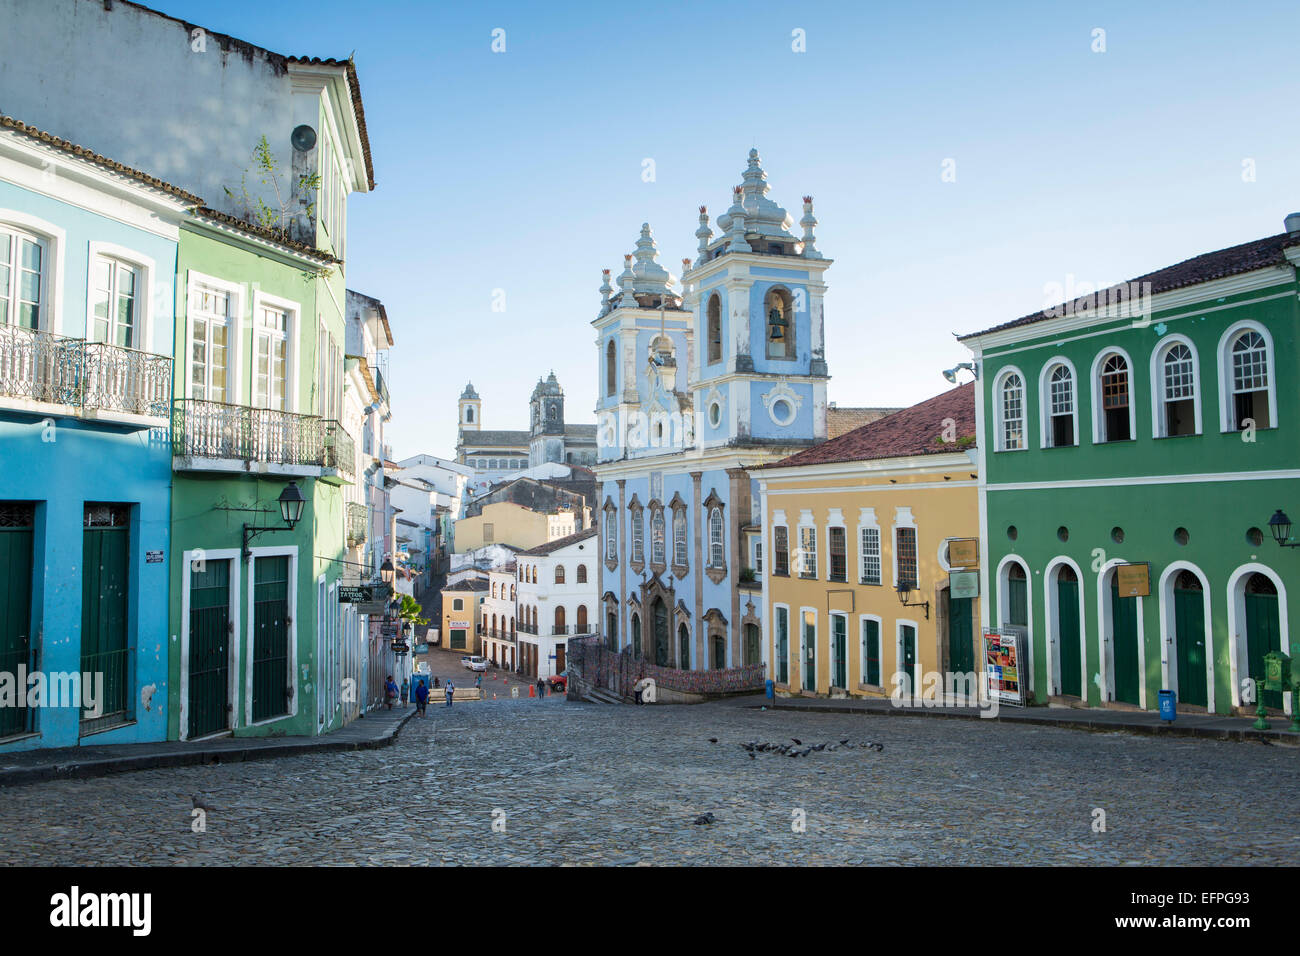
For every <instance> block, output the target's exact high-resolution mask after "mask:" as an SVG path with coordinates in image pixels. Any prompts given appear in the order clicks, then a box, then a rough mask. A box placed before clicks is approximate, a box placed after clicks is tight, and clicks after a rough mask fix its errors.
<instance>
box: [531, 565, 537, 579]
mask: <svg viewBox="0 0 1300 956" xmlns="http://www.w3.org/2000/svg"><path fill="white" fill-rule="evenodd" d="M532 571H533V574H532V578H533V580H532V583H533V584H536V583H537V565H535V564H534V565H533V569H532Z"/></svg>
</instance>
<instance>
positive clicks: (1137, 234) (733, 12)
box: [156, 0, 1300, 457]
mask: <svg viewBox="0 0 1300 956" xmlns="http://www.w3.org/2000/svg"><path fill="white" fill-rule="evenodd" d="M156 5H157V6H159V8H160V9H163V10H164V11H165V12H167V13H169V14H171V15H173V16H177V17H181V18H184V19H186V20H189V21H191V22H194V23H198V24H201V25H203V26H205V27H208V28H209V29H212V30H216V31H220V32H225V33H230V34H233V35H235V36H237V37H240V38H242V39H245V40H248V41H249V42H252V43H255V44H258V45H260V46H264V47H267V48H269V49H272V50H275V51H277V52H280V53H284V54H299V55H313V56H337V57H346V56H347V55H348V54H349V53H352V54H354V55H355V58H356V63H357V68H358V71H359V74H360V78H361V85H362V93H363V96H364V101H365V110H366V120H367V124H368V126H369V132H370V138H371V143H372V146H373V151H374V164H375V177H376V181H377V187H376V190H375V192H373V193H371V194H360V195H354V196H353V197H352V200H351V201H350V204H349V216H350V224H349V229H350V231H349V242H348V246H349V254H350V260H349V262H348V269H347V279H348V285H349V287H351V288H354V289H357V290H359V291H362V292H365V293H368V294H370V295H374V296H377V297H379V298H381V299H382V300H383V301H384V302H385V304H386V306H387V309H388V314H389V318H390V320H391V321H392V324H393V329H394V335H395V337H396V339H397V346H396V348H395V349H394V351H393V354H392V373H391V388H392V392H393V403H394V411H395V419H394V423H393V428H392V433H391V434H392V436H393V442H394V452H395V454H397V455H398V456H399V457H405V456H406V455H409V454H414V453H417V452H427V453H431V454H436V455H444V456H450V455H452V454H453V451H454V446H455V430H456V427H455V421H456V419H455V416H456V398H457V396H458V395H459V394H460V391H461V389H462V388H463V387H464V384H465V381H466V379H467V378H472V379H473V381H474V384H475V386H476V388H477V389H478V391H479V394H480V395H481V396H482V397H483V403H484V409H483V412H484V423H485V427H488V428H523V427H525V426H526V412H527V409H526V404H527V400H528V395H529V393H530V392H531V390H532V387H533V384H534V383H535V382H536V380H537V378H538V377H539V376H540V375H545V374H546V373H547V372H549V371H550V370H551V369H554V370H555V372H556V374H557V375H558V376H559V379H560V381H561V383H562V384H563V385H564V386H565V391H566V409H567V417H568V419H569V420H570V421H594V414H593V412H592V408H593V406H594V403H595V398H596V349H595V345H594V332H593V330H592V328H591V325H590V322H591V320H592V318H594V316H595V312H596V309H597V307H598V305H599V295H598V294H597V291H596V290H597V288H598V286H599V284H600V270H601V269H602V268H610V269H613V270H614V271H615V274H617V272H618V271H619V270H620V269H621V267H622V256H623V254H624V253H627V252H630V251H632V248H633V244H634V242H635V239H636V236H637V232H638V230H639V228H640V225H641V223H642V222H644V221H648V222H649V223H650V224H651V227H652V228H653V229H654V232H655V237H656V239H657V240H658V242H659V247H660V250H661V256H660V261H661V262H663V263H664V264H665V265H666V266H667V267H668V268H669V269H670V270H671V271H673V272H674V273H675V274H676V273H678V272H680V269H681V263H680V260H681V259H682V258H683V257H685V256H693V255H694V251H695V245H696V240H695V238H694V231H695V228H696V226H697V221H696V219H697V215H698V213H697V208H698V206H699V205H700V204H707V205H708V206H709V211H710V215H716V214H718V213H721V212H722V211H724V210H725V209H726V207H727V205H728V204H729V201H730V191H731V187H732V186H733V185H736V184H738V183H739V182H740V174H741V172H742V170H743V169H744V166H745V156H746V153H747V151H748V149H749V148H750V146H751V145H754V146H757V147H758V149H759V150H760V152H761V153H762V157H763V165H764V168H765V169H766V170H767V174H768V180H769V183H770V185H771V187H772V192H771V194H770V195H771V198H773V199H774V200H776V201H777V202H779V203H781V204H782V205H784V206H785V207H786V208H787V209H789V210H790V211H791V212H793V213H794V215H795V218H796V219H797V218H798V217H799V215H800V212H799V204H800V197H801V196H802V195H804V194H805V193H811V194H812V195H813V196H814V197H815V199H816V211H817V216H818V218H819V220H820V221H821V225H820V227H819V228H818V233H817V238H818V248H820V249H821V250H822V252H823V253H824V254H825V255H827V256H828V257H830V258H832V259H834V260H835V264H834V265H833V266H832V267H831V269H830V270H829V272H828V273H827V283H828V286H829V289H828V292H827V296H826V349H827V362H828V364H829V367H830V372H831V376H832V379H831V383H830V389H829V396H830V399H831V401H835V402H838V403H839V404H841V405H907V404H911V403H913V402H916V401H920V400H922V399H925V398H928V397H930V396H931V395H934V394H937V393H938V392H940V391H942V390H943V389H944V388H945V387H946V386H945V383H944V381H943V379H942V378H941V376H940V371H941V370H942V369H944V368H946V367H948V366H950V365H953V364H955V363H956V362H958V361H963V360H965V359H966V358H968V354H967V352H966V350H965V349H964V348H963V347H961V346H960V345H959V344H957V343H956V342H955V341H954V340H953V337H952V333H953V332H961V333H965V332H971V331H976V330H979V329H981V328H985V327H987V326H990V325H994V324H996V323H999V322H1002V321H1006V320H1008V319H1011V318H1015V317H1017V316H1020V315H1024V314H1026V313H1028V312H1032V311H1035V310H1037V309H1039V308H1042V307H1043V306H1044V305H1045V304H1046V303H1045V302H1044V289H1045V287H1046V286H1047V285H1048V284H1051V283H1056V284H1058V285H1063V284H1065V283H1066V281H1067V276H1069V275H1073V276H1074V277H1075V281H1076V282H1083V281H1088V282H1095V283H1110V282H1116V281H1120V280H1124V279H1128V278H1131V277H1133V276H1136V275H1139V274H1142V273H1144V272H1147V271H1150V270H1151V269H1154V268H1158V267H1160V266H1164V265H1169V264H1172V263H1174V262H1178V261H1180V260H1182V259H1185V258H1188V257H1190V256H1193V255H1197V254H1199V253H1202V252H1207V251H1210V250H1213V249H1219V248H1222V247H1224V246H1229V245H1233V244H1236V243H1239V242H1244V241H1247V240H1250V239H1255V238H1259V237H1262V236H1266V235H1271V234H1273V233H1277V232H1280V231H1281V230H1282V219H1283V217H1284V216H1285V215H1286V214H1287V213H1288V212H1291V211H1294V210H1297V209H1300V123H1297V122H1296V121H1295V114H1296V103H1297V93H1298V92H1300V90H1298V89H1297V87H1298V86H1300V82H1298V81H1297V76H1298V74H1297V70H1296V63H1297V53H1296V37H1297V35H1300V33H1298V31H1297V26H1298V25H1300V5H1297V4H1295V3H1294V2H1293V0H1292V2H1270V0H1262V2H1258V3H1254V4H1251V5H1250V7H1249V10H1248V12H1247V10H1246V8H1244V7H1243V6H1242V5H1241V4H1238V3H1227V2H1225V3H1212V4H1211V3H1202V4H1196V3H1187V2H1177V3H1142V4H1140V5H1134V4H1131V3H1071V4H1056V3H1051V4H1048V3H1042V2H1036V3H1035V2H1028V3H1011V2H1009V3H989V4H967V3H912V4H896V3H889V4H884V3H875V2H873V3H848V2H844V3H834V4H825V3H803V2H800V3H792V2H784V3H762V2H753V0H747V2H704V3H699V2H696V3H672V2H668V3H656V4H649V3H641V4H635V3H632V4H609V3H590V4H571V3H553V4H535V3H517V4H483V5H471V4H453V3H442V2H440V3H436V4H430V3H422V2H384V0H372V2H371V3H369V4H367V5H366V6H365V8H364V11H363V10H362V8H361V7H358V5H357V4H356V3H354V2H346V3H345V2H341V0H339V2H335V0H310V2H308V0H302V2H299V0H278V2H276V3H274V4H271V3H267V2H265V0H223V2H222V3H220V4H215V3H210V2H198V0H160V2H156ZM471 7H472V9H471ZM495 28H502V29H504V30H505V31H506V34H505V39H506V51H505V52H504V53H493V52H492V49H491V44H492V31H493V30H494V29H495ZM1098 28H1100V29H1103V30H1105V52H1094V51H1093V46H1094V44H1095V40H1094V35H1093V31H1094V30H1095V29H1098ZM796 29H800V30H803V31H804V34H805V36H806V52H802V53H796V52H794V51H793V50H792V31H794V30H796ZM647 158H649V159H653V160H654V163H655V174H656V175H655V180H654V181H653V182H645V181H643V179H642V169H643V160H645V159H647ZM947 159H951V160H954V161H955V167H954V168H955V172H956V179H955V181H954V182H944V181H943V179H942V176H941V174H942V172H943V168H944V167H943V164H944V161H945V160H947ZM1247 161H1249V165H1250V167H1252V168H1253V181H1247V180H1246V179H1245V178H1244V177H1243V171H1244V170H1246V169H1247V167H1246V166H1243V163H1246V162H1247ZM497 289H502V290H504V292H505V305H506V309H505V311H504V312H503V313H500V312H494V311H493V310H492V301H493V294H494V290H497Z"/></svg>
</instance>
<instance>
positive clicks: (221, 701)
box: [187, 560, 232, 740]
mask: <svg viewBox="0 0 1300 956" xmlns="http://www.w3.org/2000/svg"><path fill="white" fill-rule="evenodd" d="M202 566H203V570H202V571H199V570H195V569H192V568H191V569H189V572H190V620H189V627H190V642H189V670H190V679H189V704H188V708H189V726H188V728H187V736H188V738H189V739H191V740H193V739H194V738H196V737H203V736H206V735H207V734H212V733H216V732H218V731H221V730H226V729H227V728H228V727H229V726H230V713H231V702H230V700H229V696H230V636H231V632H232V629H231V620H230V562H229V561H210V560H205V561H204V562H203V565H202Z"/></svg>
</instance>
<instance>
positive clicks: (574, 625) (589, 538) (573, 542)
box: [515, 528, 600, 677]
mask: <svg viewBox="0 0 1300 956" xmlns="http://www.w3.org/2000/svg"><path fill="white" fill-rule="evenodd" d="M599 562H600V555H599V554H598V553H597V539H596V529H595V528H588V529H587V530H586V531H579V532H578V533H577V534H573V535H569V536H568V537H567V538H560V539H558V540H555V541H548V542H547V543H546V544H542V545H538V546H537V547H535V548H530V549H529V550H527V551H521V552H519V556H518V557H517V558H516V565H517V567H516V578H517V579H518V591H517V592H516V598H515V604H516V612H515V613H516V618H517V621H518V624H517V626H516V632H517V638H518V661H519V663H520V664H522V665H523V668H524V673H526V674H530V675H531V676H533V677H550V676H551V675H552V674H558V673H560V672H561V671H563V670H564V668H565V657H566V651H567V648H568V639H569V636H570V635H573V634H587V633H590V632H591V630H592V628H593V625H594V622H595V614H596V582H597V578H598V577H599V572H598V565H599Z"/></svg>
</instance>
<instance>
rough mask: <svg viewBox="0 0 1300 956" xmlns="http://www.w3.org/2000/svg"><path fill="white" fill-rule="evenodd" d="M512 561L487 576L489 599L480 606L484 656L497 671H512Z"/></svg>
mask: <svg viewBox="0 0 1300 956" xmlns="http://www.w3.org/2000/svg"><path fill="white" fill-rule="evenodd" d="M515 569H516V565H515V562H514V561H511V562H510V563H509V564H507V565H504V566H502V567H500V568H493V569H492V570H491V571H489V572H488V596H487V599H486V600H484V602H483V603H482V604H481V605H479V622H478V623H479V631H480V633H481V634H482V635H483V656H484V657H486V658H487V659H488V660H490V661H491V662H492V663H493V664H496V665H497V666H498V667H504V668H506V669H507V670H514V668H515V598H516V590H517V584H516V580H515V578H516V573H517V572H516V570H515Z"/></svg>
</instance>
